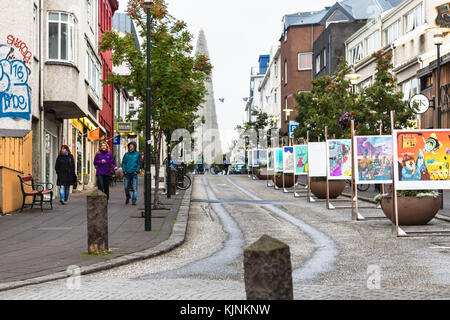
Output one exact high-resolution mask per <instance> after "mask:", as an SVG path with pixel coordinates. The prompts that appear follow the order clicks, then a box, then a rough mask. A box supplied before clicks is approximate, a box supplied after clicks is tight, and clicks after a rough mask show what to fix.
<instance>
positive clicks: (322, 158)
mask: <svg viewBox="0 0 450 320" xmlns="http://www.w3.org/2000/svg"><path fill="white" fill-rule="evenodd" d="M326 154H327V144H326V142H309V143H308V175H309V176H310V177H326V176H327V158H326Z"/></svg>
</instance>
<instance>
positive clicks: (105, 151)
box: [94, 141, 117, 200]
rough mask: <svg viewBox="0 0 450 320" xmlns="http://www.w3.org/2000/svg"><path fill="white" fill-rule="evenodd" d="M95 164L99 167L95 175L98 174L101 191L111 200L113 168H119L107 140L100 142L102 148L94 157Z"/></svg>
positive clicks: (98, 184)
mask: <svg viewBox="0 0 450 320" xmlns="http://www.w3.org/2000/svg"><path fill="white" fill-rule="evenodd" d="M94 165H95V166H96V167H97V170H96V173H95V175H96V176H97V186H98V189H99V190H100V191H102V192H103V193H105V194H106V199H107V200H109V180H110V178H111V168H112V169H114V170H117V167H116V165H115V164H114V157H113V156H112V154H111V152H110V151H109V146H108V144H107V143H106V141H102V142H100V150H99V151H98V152H97V154H96V155H95V158H94Z"/></svg>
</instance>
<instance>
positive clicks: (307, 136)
mask: <svg viewBox="0 0 450 320" xmlns="http://www.w3.org/2000/svg"><path fill="white" fill-rule="evenodd" d="M302 140H303V139H302ZM308 142H309V132H307V133H306V146H308ZM306 152H308V151H306ZM307 163H308V162H307ZM305 171H306V176H307V177H306V181H308V171H307V170H305ZM295 175H296V173H295V146H294V181H295ZM299 182H300V179H298V181H297V182H294V198H301V197H308V185H306V184H305V185H304V187H303V189H300V190H298V191H299V192H304V194H299V193H297V188H296V186H298V185H299V184H301V183H299ZM307 183H308V182H307ZM302 185H303V184H302Z"/></svg>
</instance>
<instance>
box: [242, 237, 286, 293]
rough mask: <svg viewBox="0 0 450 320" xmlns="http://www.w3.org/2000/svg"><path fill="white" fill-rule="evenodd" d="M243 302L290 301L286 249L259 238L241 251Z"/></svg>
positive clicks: (278, 244) (276, 243) (273, 242)
mask: <svg viewBox="0 0 450 320" xmlns="http://www.w3.org/2000/svg"><path fill="white" fill-rule="evenodd" d="M244 279H245V292H246V294H247V300H293V299H294V290H293V285H292V265H291V253H290V251H289V246H288V245H287V244H285V243H283V242H281V241H279V240H277V239H274V238H272V237H269V236H267V235H263V236H262V237H261V238H259V240H258V241H256V242H255V243H253V244H252V245H250V246H249V247H248V248H246V249H245V250H244Z"/></svg>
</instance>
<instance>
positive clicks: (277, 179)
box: [272, 173, 298, 188]
mask: <svg viewBox="0 0 450 320" xmlns="http://www.w3.org/2000/svg"><path fill="white" fill-rule="evenodd" d="M294 177H295V182H294ZM297 180H298V176H294V174H293V173H286V174H284V187H285V188H292V187H293V186H294V183H296V182H297ZM272 181H273V182H274V183H275V184H276V186H277V187H278V188H283V175H282V174H281V175H279V176H274V179H273V180H272Z"/></svg>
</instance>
